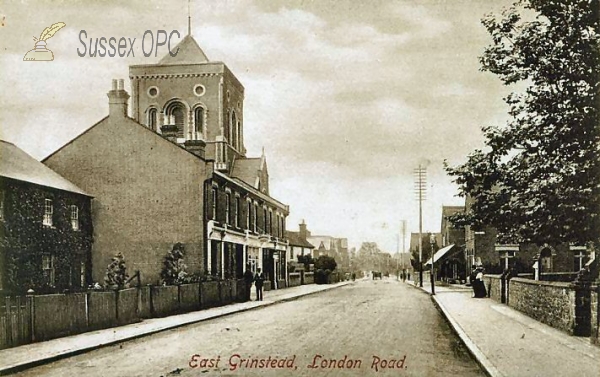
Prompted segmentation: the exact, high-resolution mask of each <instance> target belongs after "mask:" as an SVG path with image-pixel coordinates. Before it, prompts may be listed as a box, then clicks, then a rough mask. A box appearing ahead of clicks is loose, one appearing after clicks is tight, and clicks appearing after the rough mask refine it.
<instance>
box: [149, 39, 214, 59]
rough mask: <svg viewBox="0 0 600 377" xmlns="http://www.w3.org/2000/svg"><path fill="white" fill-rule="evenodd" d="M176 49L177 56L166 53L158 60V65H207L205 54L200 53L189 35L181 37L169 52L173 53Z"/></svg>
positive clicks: (199, 49)
mask: <svg viewBox="0 0 600 377" xmlns="http://www.w3.org/2000/svg"><path fill="white" fill-rule="evenodd" d="M177 49H179V51H178V52H177V55H175V56H171V53H169V52H168V53H167V54H166V55H165V56H164V57H163V58H162V59H160V61H159V62H158V64H163V65H168V64H203V63H208V58H207V57H206V54H205V53H204V51H202V49H201V48H200V46H199V45H198V43H197V42H196V40H195V39H194V37H192V36H191V35H186V36H185V37H183V39H182V40H181V42H179V43H178V44H177V46H175V47H172V48H171V51H173V52H175V51H177Z"/></svg>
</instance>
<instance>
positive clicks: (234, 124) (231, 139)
mask: <svg viewBox="0 0 600 377" xmlns="http://www.w3.org/2000/svg"><path fill="white" fill-rule="evenodd" d="M236 128H237V116H236V115H235V111H232V112H231V118H230V123H229V134H228V135H227V137H228V139H229V144H231V145H232V146H233V147H234V148H236V147H237V146H236V144H235V133H236V132H235V131H236Z"/></svg>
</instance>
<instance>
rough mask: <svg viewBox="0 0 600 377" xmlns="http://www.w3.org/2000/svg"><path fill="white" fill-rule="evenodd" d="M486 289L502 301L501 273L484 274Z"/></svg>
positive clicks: (492, 296) (494, 297)
mask: <svg viewBox="0 0 600 377" xmlns="http://www.w3.org/2000/svg"><path fill="white" fill-rule="evenodd" d="M484 282H485V289H486V290H487V292H488V296H489V297H490V298H491V299H493V300H495V301H498V302H502V279H501V278H500V275H484Z"/></svg>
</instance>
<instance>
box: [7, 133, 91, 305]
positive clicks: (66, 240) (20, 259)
mask: <svg viewBox="0 0 600 377" xmlns="http://www.w3.org/2000/svg"><path fill="white" fill-rule="evenodd" d="M0 156H1V159H0V292H4V293H7V294H10V293H24V292H26V291H27V290H28V289H33V290H34V291H35V292H38V293H43V292H56V291H63V290H77V289H80V288H85V287H87V286H88V285H89V284H90V283H91V262H92V261H91V250H92V242H93V238H92V228H93V227H92V218H91V201H92V196H91V195H90V194H89V193H88V192H86V191H84V190H82V189H81V188H79V187H78V186H76V185H75V184H73V183H72V182H69V181H68V180H67V179H65V178H64V177H62V176H60V175H59V174H57V173H56V172H54V171H52V170H51V169H49V168H48V167H46V166H45V165H44V164H42V163H41V162H39V161H37V160H36V159H34V158H33V157H31V156H29V155H28V154H27V153H25V152H24V151H23V150H21V149H19V148H18V147H17V146H15V145H14V144H11V143H8V142H6V141H0Z"/></svg>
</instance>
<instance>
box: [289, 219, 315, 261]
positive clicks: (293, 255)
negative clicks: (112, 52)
mask: <svg viewBox="0 0 600 377" xmlns="http://www.w3.org/2000/svg"><path fill="white" fill-rule="evenodd" d="M298 227H299V231H298V232H293V231H290V230H288V231H286V232H285V234H286V236H287V240H288V252H287V259H288V261H290V262H298V256H299V255H311V256H312V253H313V249H314V248H315V247H314V246H313V244H311V243H310V242H308V240H307V239H306V237H308V235H309V234H310V232H309V231H308V229H307V227H306V223H305V222H304V220H302V223H300V224H299V225H298Z"/></svg>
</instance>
